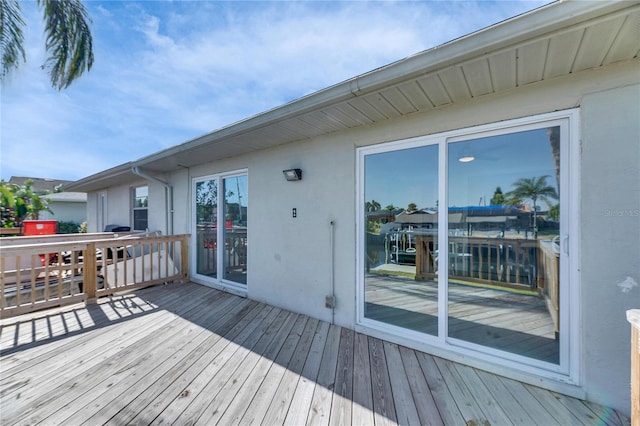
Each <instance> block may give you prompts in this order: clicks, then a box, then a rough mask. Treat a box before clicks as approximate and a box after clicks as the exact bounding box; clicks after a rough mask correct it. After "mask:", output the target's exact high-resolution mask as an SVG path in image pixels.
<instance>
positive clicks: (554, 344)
mask: <svg viewBox="0 0 640 426" xmlns="http://www.w3.org/2000/svg"><path fill="white" fill-rule="evenodd" d="M547 117H549V118H547V119H536V118H531V119H521V120H514V121H513V122H511V123H501V124H499V125H491V126H489V125H488V126H483V128H476V129H473V130H469V131H466V130H461V131H456V132H449V133H447V134H441V135H433V136H429V137H424V138H419V139H413V140H407V141H404V142H392V143H388V144H383V145H379V146H372V147H365V148H361V149H359V163H358V164H359V176H360V182H361V185H360V191H359V200H360V205H359V209H361V210H360V213H359V214H360V218H361V219H360V221H359V222H360V228H359V229H360V231H359V232H360V240H359V241H360V245H359V246H360V250H361V257H360V266H359V269H360V274H361V275H360V276H361V277H362V278H361V279H360V282H361V287H360V289H359V293H358V295H359V301H360V306H359V309H360V310H359V321H361V323H362V324H363V325H365V326H367V327H372V328H376V329H381V330H384V331H387V332H388V331H389V330H390V327H395V329H394V330H392V331H391V332H394V333H398V335H399V336H403V337H404V338H406V339H410V340H417V341H419V342H425V343H428V344H433V345H436V346H440V347H442V348H446V349H447V350H453V351H454V352H458V353H462V354H469V353H470V352H478V353H483V354H484V355H487V354H488V355H490V356H496V357H497V358H498V359H500V363H504V362H505V361H507V362H510V363H512V364H510V365H511V366H516V367H517V366H520V365H528V366H534V367H538V368H541V369H544V370H546V371H547V372H549V374H554V373H560V374H570V375H572V376H574V377H575V374H576V372H577V371H578V370H577V367H576V366H577V365H578V360H577V358H576V355H575V353H574V352H572V351H571V350H570V348H572V347H576V346H575V345H576V342H577V335H576V334H575V333H572V329H573V328H572V327H575V315H576V310H572V312H571V314H570V312H569V309H567V307H568V306H569V305H570V302H571V297H575V292H573V291H571V288H572V285H573V284H572V282H571V279H570V278H571V274H570V268H569V265H571V259H570V257H569V249H568V246H567V244H568V241H569V237H568V236H569V227H571V229H572V231H573V232H576V225H575V223H572V222H571V221H570V216H571V214H570V212H571V211H574V212H575V211H576V210H575V209H576V206H575V205H570V203H569V201H568V200H571V198H570V197H569V187H570V184H569V176H568V173H567V170H568V166H567V165H568V164H569V156H570V155H573V156H575V155H576V152H575V151H572V150H571V149H570V143H569V141H570V140H576V139H575V138H576V137H577V136H576V135H577V130H575V128H576V127H575V121H570V118H571V117H573V113H568V114H566V113H565V114H561V113H557V114H555V113H554V114H549V115H548V116H547ZM558 117H560V118H558ZM517 122H520V123H521V124H517ZM570 131H571V132H572V133H571V134H570ZM561 207H562V208H561ZM574 214H575V213H574ZM574 270H575V269H574ZM416 332H419V333H422V336H420V335H417V334H416ZM484 355H483V356H484Z"/></svg>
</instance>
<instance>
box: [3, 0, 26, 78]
mask: <svg viewBox="0 0 640 426" xmlns="http://www.w3.org/2000/svg"><path fill="white" fill-rule="evenodd" d="M24 25H25V24H24V21H23V20H22V9H21V8H20V3H18V1H17V0H0V52H1V54H2V65H1V67H0V79H4V77H6V76H7V75H8V74H9V72H10V71H11V70H12V69H14V68H18V66H19V65H20V60H22V61H25V53H24V47H23V44H24V35H23V34H22V27H24Z"/></svg>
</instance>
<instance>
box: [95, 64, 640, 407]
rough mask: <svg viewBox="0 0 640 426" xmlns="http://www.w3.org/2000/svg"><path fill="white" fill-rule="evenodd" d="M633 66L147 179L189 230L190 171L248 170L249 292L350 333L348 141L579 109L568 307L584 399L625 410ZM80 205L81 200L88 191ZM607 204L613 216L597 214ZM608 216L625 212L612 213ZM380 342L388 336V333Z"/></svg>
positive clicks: (121, 214) (635, 110)
mask: <svg viewBox="0 0 640 426" xmlns="http://www.w3.org/2000/svg"><path fill="white" fill-rule="evenodd" d="M638 69H639V62H638V61H637V60H636V61H633V62H627V63H622V64H617V65H614V66H610V67H607V68H606V69H598V70H593V71H585V72H581V73H576V74H573V75H570V76H568V77H563V78H558V79H555V80H551V81H547V82H542V83H536V84H531V85H528V86H525V87H521V88H518V89H516V90H513V91H510V92H506V93H501V94H498V95H491V96H484V97H479V98H476V99H474V100H472V101H470V102H467V103H464V104H461V105H452V106H449V107H445V108H441V109H439V110H435V111H430V112H428V113H421V114H413V115H410V116H406V117H404V118H402V119H398V120H393V121H389V122H385V123H381V124H378V125H375V126H367V127H362V128H357V129H353V130H351V131H348V132H342V133H337V134H331V135H326V136H323V137H318V138H315V139H313V140H309V141H305V142H300V143H295V144H289V145H283V146H280V147H277V148H273V149H269V150H264V151H257V152H254V153H251V154H248V155H245V156H241V157H236V158H231V159H227V160H223V161H218V162H215V163H212V164H207V165H202V166H198V167H192V168H190V169H184V170H180V171H178V172H175V173H173V174H171V175H167V176H158V177H159V178H160V179H164V180H167V181H169V182H170V183H171V184H172V185H173V187H174V209H175V213H174V215H173V226H174V233H190V232H192V231H193V229H192V226H193V225H192V224H191V204H192V198H191V180H192V179H193V178H194V177H201V176H206V175H209V174H215V173H221V172H228V171H233V170H239V169H247V170H248V182H249V217H248V227H249V231H248V232H249V248H248V259H249V261H248V262H249V266H248V297H249V298H251V299H255V300H259V301H264V302H267V303H270V304H273V305H276V306H279V307H283V308H286V309H290V310H292V311H295V312H301V313H304V314H307V315H310V316H313V317H316V318H319V319H322V320H329V321H330V320H332V319H333V320H334V321H335V322H336V323H337V324H340V325H343V326H347V327H351V328H354V327H355V326H356V301H355V300H356V286H357V283H356V259H357V252H356V237H357V236H356V187H357V178H356V148H357V147H358V146H365V145H371V144H376V143H382V142H387V141H393V140H400V139H404V138H409V137H414V136H421V135H427V134H434V133H438V132H442V131H448V130H454V129H460V128H465V127H470V126H474V125H481V124H487V123H492V122H498V121H502V120H507V119H511V118H518V117H525V116H530V115H535V114H541V113H547V112H551V111H556V110H563V109H568V108H576V107H579V108H581V110H580V111H581V112H580V116H581V126H582V127H581V133H582V136H581V137H582V150H583V151H582V156H581V159H580V168H581V172H580V174H575V175H572V177H571V178H572V179H573V180H574V181H575V180H578V182H579V187H580V195H579V196H580V198H581V206H580V207H581V219H580V221H581V226H580V228H581V230H580V235H579V236H578V238H580V253H579V255H580V256H581V257H580V261H579V269H580V273H579V279H580V283H579V286H580V289H581V290H580V291H581V294H580V299H579V300H580V302H579V306H577V308H579V309H580V312H581V314H582V316H581V320H580V326H579V332H580V333H581V338H582V341H581V354H580V355H581V359H582V370H581V371H582V374H581V378H582V385H583V389H584V390H585V391H586V395H587V397H588V398H589V399H590V400H593V401H595V402H600V403H604V404H607V405H609V406H613V407H615V408H617V409H621V410H622V411H624V412H627V413H628V412H629V393H628V392H629V326H628V324H627V323H626V321H625V316H624V312H625V310H626V309H630V308H638V307H640V287H633V286H632V288H631V289H629V290H628V291H627V292H625V291H624V288H623V286H621V285H619V284H620V283H621V282H624V281H625V280H626V277H630V279H631V280H632V281H633V282H638V281H640V273H639V266H638V258H640V237H639V235H640V233H639V229H640V228H639V223H640V218H639V217H638V216H637V215H636V214H635V213H634V212H637V210H636V209H638V208H640V207H639V206H640V189H639V184H640V178H639V171H638V167H639V164H640V158H639V146H640V143H639V140H638V137H639V136H638V135H639V134H640V129H639V125H638V117H640V92H639V91H640V89H639V88H638V87H639V86H638V84H639V81H640V76H639V74H638ZM288 168H301V169H302V170H303V179H302V181H299V182H286V181H285V180H284V178H283V176H282V170H284V169H288ZM134 185H135V184H132V185H131V186H134ZM149 187H150V195H149V223H150V228H152V227H155V228H158V229H162V230H163V232H166V229H165V228H164V221H165V212H164V206H165V204H164V198H163V197H164V188H163V187H162V186H160V185H157V184H153V183H150V184H149ZM128 197H129V187H118V188H110V189H109V220H110V223H120V222H123V221H126V223H128V221H129V219H128V218H129V208H128V207H127V208H124V207H123V206H128V205H129V200H128ZM89 200H90V201H89V204H90V205H91V203H95V200H96V198H95V197H93V196H91V197H89ZM293 208H296V209H297V217H296V218H293V217H292V209H293ZM607 211H610V212H614V213H612V214H610V215H607V213H606V212H607ZM619 211H622V212H626V211H630V212H631V213H630V214H622V215H618V214H617V213H615V212H619ZM91 212H94V207H90V209H89V213H90V216H89V217H90V218H91V217H92V216H91ZM90 220H91V219H90ZM332 221H333V223H334V227H333V232H334V234H333V237H334V238H333V241H334V245H333V252H332V246H331V244H330V242H331V235H332V234H331V232H332V226H331V222H332ZM332 259H333V263H332ZM332 264H333V270H332ZM192 269H193V268H192ZM332 279H333V280H334V284H335V293H336V299H337V306H336V309H335V313H334V314H333V313H332V311H331V310H330V309H327V308H326V307H325V296H326V295H329V294H330V293H331V287H332ZM381 337H386V338H388V339H389V340H392V341H393V340H395V336H384V335H383V336H381ZM405 343H406V342H405ZM415 346H418V347H419V345H415ZM419 348H420V347H419ZM422 348H423V349H429V348H425V347H422ZM466 361H467V362H468V361H469V360H466ZM514 377H516V375H514ZM517 378H520V377H517Z"/></svg>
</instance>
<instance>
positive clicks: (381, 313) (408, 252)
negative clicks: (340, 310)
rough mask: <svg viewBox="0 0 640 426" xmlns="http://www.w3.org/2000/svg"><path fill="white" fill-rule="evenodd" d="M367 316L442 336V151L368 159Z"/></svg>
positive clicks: (406, 152)
mask: <svg viewBox="0 0 640 426" xmlns="http://www.w3.org/2000/svg"><path fill="white" fill-rule="evenodd" d="M364 180H365V181H364V200H365V202H364V205H363V206H362V208H364V218H365V230H364V231H365V236H364V247H365V253H364V268H365V271H364V277H365V278H364V281H365V282H364V286H365V289H364V301H365V306H364V316H365V318H368V319H372V320H377V321H381V322H384V323H388V324H392V325H396V326H400V327H403V328H407V329H411V330H414V331H419V332H423V333H427V334H431V335H437V334H438V282H437V281H438V280H437V277H438V275H437V274H438V272H437V263H438V262H437V258H438V248H437V234H438V211H437V208H438V146H437V145H430V146H421V147H416V148H408V149H402V150H395V151H387V152H380V153H375V154H369V155H366V156H365V159H364Z"/></svg>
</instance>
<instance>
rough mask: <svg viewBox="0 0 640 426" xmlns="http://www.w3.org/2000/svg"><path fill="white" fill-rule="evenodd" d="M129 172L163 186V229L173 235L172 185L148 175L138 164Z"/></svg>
mask: <svg viewBox="0 0 640 426" xmlns="http://www.w3.org/2000/svg"><path fill="white" fill-rule="evenodd" d="M131 172H132V173H133V174H134V175H138V176H140V177H142V178H144V179H146V180H148V181H151V182H155V183H158V184H160V185H162V186H164V210H165V212H166V215H165V229H166V230H167V234H168V235H173V187H172V186H171V185H170V184H169V183H167V182H165V181H163V180H160V179H158V178H156V177H153V176H151V175H148V174H147V173H145V172H143V171H142V170H141V169H140V168H139V167H138V166H133V167H131Z"/></svg>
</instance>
